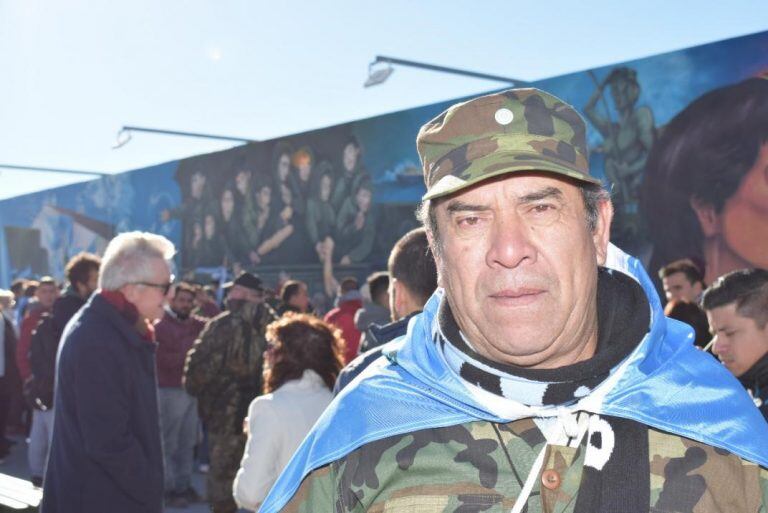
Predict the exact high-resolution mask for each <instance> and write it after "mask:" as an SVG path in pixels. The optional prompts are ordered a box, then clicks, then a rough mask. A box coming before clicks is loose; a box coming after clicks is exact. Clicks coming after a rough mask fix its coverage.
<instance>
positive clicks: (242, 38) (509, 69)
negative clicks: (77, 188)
mask: <svg viewBox="0 0 768 513" xmlns="http://www.w3.org/2000/svg"><path fill="white" fill-rule="evenodd" d="M693 6H695V8H694V7H693ZM765 30H768V1H766V0H752V1H747V0H743V1H741V0H731V1H729V2H722V1H710V0H706V1H698V2H682V1H670V0H664V1H660V0H652V1H648V0H645V1H642V2H636V3H631V2H616V1H615V0H594V1H591V0H585V1H582V2H574V1H572V0H569V1H547V0H539V1H537V2H520V1H516V2H515V1H481V0H475V1H448V0H442V1H437V0H435V1H433V0H421V1H414V0H410V1H404V0H388V1H387V2H380V1H376V2H373V1H363V2H341V1H326V2H316V1H304V2H299V1H291V0H283V1H266V0H231V1H227V0H221V1H216V2H214V1H210V0H208V1H201V0H192V1H189V0H187V1H180V0H163V1H160V2H158V1H156V0H152V1H149V0H132V1H130V2H111V1H110V2H95V1H86V0H83V1H75V0H57V1H51V0H48V1H42V0H0V77H2V78H0V98H1V99H2V103H0V163H3V164H18V165H33V166H45V167H57V168H70V169H82V170H94V171H103V172H108V173H114V172H120V171H126V170H129V169H135V168H139V167H143V166H147V165H152V164H156V163H160V162H165V161H168V160H174V159H177V158H183V157H187V156H191V155H196V154H200V153H207V152H210V151H215V150H219V149H224V148H227V147H230V146H231V145H232V143H222V142H211V141H205V140H200V139H189V138H181V137H168V136H155V135H143V134H135V135H134V137H133V141H132V142H130V143H129V144H128V145H127V146H125V147H123V148H121V149H119V150H112V149H111V146H112V145H113V144H114V143H115V135H116V133H117V130H118V129H119V128H120V127H121V126H122V125H138V126H148V127H156V128H165V129H175V130H184V131H193V132H207V133H213V134H222V135H234V136H243V137H248V138H253V139H270V138H273V137H276V136H280V135H284V134H291V133H296V132H302V131H305V130H307V129H311V128H318V127H323V126H328V125H334V124H338V123H341V122H345V121H350V120H354V119H360V118H364V117H369V116H374V115H377V114H382V113H386V112H392V111H395V110H401V109H406V108H409V107H415V106H419V105H424V104H428V103H433V102H436V101H440V100H446V99H450V98H455V97H459V96H464V95H469V94H474V93H480V92H483V91H487V90H489V89H492V88H496V87H498V85H499V84H498V83H496V82H489V81H484V80H477V79H470V78H463V77H454V76H451V75H445V74H441V73H434V72H429V71H421V70H414V69H409V68H403V67H400V68H397V69H396V71H395V73H394V74H393V75H392V77H390V79H389V81H388V82H387V83H386V84H384V85H381V86H377V87H374V88H370V89H364V88H363V87H362V83H363V81H364V79H365V77H366V73H367V67H368V63H369V62H370V61H371V60H372V59H373V58H374V56H375V55H377V54H379V55H390V56H395V57H400V58H404V59H410V60H417V61H423V62H430V63H435V64H442V65H446V66H452V67H458V68H465V69H469V70H477V71H483V72H486V73H492V74H498V75H507V76H512V77H516V78H520V79H523V80H536V79H540V78H545V77H550V76H554V75H560V74H563V73H567V72H571V71H578V70H582V69H587V68H592V67H597V66H602V65H606V64H611V63H614V62H620V61H625V60H629V59H635V58H640V57H645V56H649V55H653V54H657V53H662V52H666V51H671V50H677V49H680V48H685V47H689V46H695V45H698V44H703V43H707V42H712V41H717V40H721V39H726V38H729V37H734V36H739V35H744V34H749V33H754V32H760V31H765ZM78 180H82V178H73V177H69V176H65V175H54V174H48V173H45V174H42V173H30V172H18V171H6V170H0V198H4V197H10V196H15V195H18V194H23V193H27V192H32V191H35V190H40V189H44V188H48V187H54V186H58V185H64V184H66V183H71V182H73V181H78Z"/></svg>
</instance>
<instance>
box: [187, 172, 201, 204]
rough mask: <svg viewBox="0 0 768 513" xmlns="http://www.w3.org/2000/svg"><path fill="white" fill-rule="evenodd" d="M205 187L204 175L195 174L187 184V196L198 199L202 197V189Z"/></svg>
mask: <svg viewBox="0 0 768 513" xmlns="http://www.w3.org/2000/svg"><path fill="white" fill-rule="evenodd" d="M204 187H205V175H204V174H203V173H200V172H197V173H195V174H193V175H192V178H191V179H190V182H189V189H190V190H189V194H190V195H191V196H192V197H193V198H195V199H200V198H202V197H203V188H204Z"/></svg>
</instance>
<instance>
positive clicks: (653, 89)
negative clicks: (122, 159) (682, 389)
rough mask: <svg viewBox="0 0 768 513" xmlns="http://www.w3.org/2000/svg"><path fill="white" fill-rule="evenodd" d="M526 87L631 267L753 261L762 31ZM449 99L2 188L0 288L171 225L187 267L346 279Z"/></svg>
mask: <svg viewBox="0 0 768 513" xmlns="http://www.w3.org/2000/svg"><path fill="white" fill-rule="evenodd" d="M531 85H533V86H535V87H539V88H541V89H545V90H547V91H549V92H551V93H553V94H555V95H557V96H559V97H560V98H562V99H563V100H565V101H566V102H568V103H571V104H572V105H574V106H575V107H576V108H577V109H579V110H580V111H581V112H582V113H583V115H584V118H585V119H586V120H587V125H588V129H589V133H588V142H589V146H590V156H591V161H590V162H591V163H590V165H591V168H592V173H593V174H594V175H595V176H598V177H600V178H601V179H603V180H604V182H605V184H606V185H607V186H608V187H609V188H610V190H611V192H612V197H613V201H614V206H615V211H616V217H615V221H614V226H613V230H612V240H613V242H614V243H615V244H617V245H618V246H620V247H622V248H623V249H625V250H626V251H628V252H630V253H632V254H634V255H636V256H638V257H639V258H641V260H642V261H643V262H644V263H645V264H646V266H647V267H648V269H649V271H651V272H652V273H655V270H656V269H658V268H659V266H661V265H663V264H665V263H668V262H670V261H672V260H675V259H679V258H691V259H693V260H695V261H697V262H699V263H700V264H701V265H702V266H704V267H705V269H706V279H707V280H708V281H709V282H711V281H712V280H713V279H714V278H715V277H717V276H719V275H721V274H723V273H724V272H727V271H730V270H733V269H737V268H741V267H768V32H765V33H760V34H755V35H751V36H745V37H741V38H736V39H731V40H727V41H721V42H718V43H712V44H708V45H704V46H699V47H695V48H690V49H686V50H681V51H677V52H672V53H667V54H663V55H658V56H654V57H649V58H644V59H639V60H636V61H631V62H627V63H622V64H619V65H615V66H608V67H605V68H600V69H595V70H589V71H586V72H579V73H574V74H570V75H565V76H560V77H554V78H550V79H546V80H541V81H538V82H535V83H532V84H531ZM460 100H461V99H458V100H455V101H460ZM452 103H454V101H450V102H443V103H440V104H435V105H429V106H425V107H420V108H416V109H411V110H407V111H402V112H398V113H393V114H388V115H384V116H378V117H375V118H370V119H365V120H361V121H356V122H352V123H347V124H344V125H339V126H334V127H330V128H326V129H321V130H316V131H312V132H307V133H302V134H297V135H293V136H289V137H284V138H280V139H276V140H271V141H265V142H258V143H252V144H248V145H244V146H239V147H236V148H233V149H231V150H227V151H223V152H218V153H213V154H208V155H200V156H197V157H192V158H188V159H184V160H181V161H176V162H169V163H166V164H161V165H158V166H153V167H150V168H144V169H140V170H135V171H129V172H126V173H122V174H120V175H115V176H110V177H105V178H101V179H98V180H94V181H91V182H86V183H82V184H76V185H71V186H67V187H61V188H57V189H51V190H47V191H43V192H40V193H35V194H30V195H26V196H22V197H17V198H13V199H9V200H5V201H2V202H0V224H2V228H3V229H2V231H1V232H0V286H2V287H7V286H8V285H9V284H10V282H11V281H12V280H13V279H15V278H17V277H25V276H36V275H37V276H39V275H43V274H51V275H54V276H58V277H61V276H62V275H63V267H64V264H65V263H66V261H67V259H68V258H69V257H70V256H72V255H74V254H76V253H77V252H79V251H81V250H89V251H96V252H98V251H100V250H102V249H103V248H104V246H105V244H106V242H107V241H108V240H109V238H110V237H111V236H112V235H113V234H114V233H117V232H120V231H125V230H133V229H140V230H149V231H154V232H156V233H161V234H164V235H166V236H168V237H169V238H171V240H173V241H174V242H175V243H176V245H177V247H178V248H179V254H178V259H177V262H176V265H177V267H178V268H179V270H181V271H182V272H183V273H185V274H188V275H190V276H197V275H206V274H209V275H215V274H216V270H217V269H218V270H221V269H227V270H229V272H230V273H232V272H233V271H234V272H237V271H238V270H239V269H252V270H255V271H256V272H259V273H262V274H263V275H265V276H268V277H269V276H272V275H274V276H275V277H277V276H281V275H282V276H285V275H292V276H295V277H301V279H305V280H307V281H309V282H310V283H313V282H315V283H316V282H317V280H320V274H321V269H322V268H323V266H324V265H326V264H331V265H332V266H333V268H334V269H335V272H337V273H348V274H358V275H360V276H361V277H362V276H364V275H365V274H367V273H368V272H369V271H372V270H376V269H381V268H383V267H384V265H385V262H386V259H387V257H388V254H389V249H390V248H391V247H392V244H393V243H394V241H395V240H397V238H398V237H399V236H401V235H402V234H403V233H405V232H406V231H408V230H409V229H411V228H413V227H415V226H416V225H417V221H416V219H415V216H414V210H415V207H416V205H417V204H418V202H419V200H420V198H421V196H422V194H423V193H424V190H425V189H424V184H423V180H422V174H421V166H420V163H419V161H418V156H417V154H416V149H415V137H416V133H417V132H418V129H419V127H420V126H421V125H422V124H423V123H425V122H426V121H428V120H429V119H431V118H432V117H434V116H436V115H437V114H439V113H440V112H441V111H442V110H444V109H445V108H446V107H448V106H449V105H450V104H452Z"/></svg>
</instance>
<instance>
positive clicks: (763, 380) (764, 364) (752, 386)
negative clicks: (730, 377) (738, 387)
mask: <svg viewBox="0 0 768 513" xmlns="http://www.w3.org/2000/svg"><path fill="white" fill-rule="evenodd" d="M739 381H740V382H741V384H742V385H744V388H748V389H749V390H751V391H752V393H753V394H754V395H755V396H756V397H761V398H762V397H764V396H765V393H766V392H767V391H768V353H766V354H764V355H763V356H762V357H761V358H760V359H759V360H758V361H756V362H755V364H754V365H753V366H752V367H750V368H749V370H748V371H747V372H745V373H744V374H742V375H741V376H739Z"/></svg>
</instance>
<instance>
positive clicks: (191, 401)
mask: <svg viewBox="0 0 768 513" xmlns="http://www.w3.org/2000/svg"><path fill="white" fill-rule="evenodd" d="M194 306H195V289H194V288H193V287H192V286H191V285H188V284H186V283H179V284H178V285H177V286H176V289H175V291H174V295H173V299H172V300H171V301H170V305H169V306H168V307H166V310H165V314H164V315H163V318H162V319H161V320H159V321H158V322H157V324H156V325H155V338H156V340H157V383H158V386H159V387H160V390H159V394H158V398H159V404H160V426H161V428H162V432H163V460H164V462H165V493H166V505H167V506H172V507H186V506H187V505H188V503H189V502H197V501H199V500H200V497H199V495H198V494H197V492H196V491H195V489H194V488H192V485H191V482H190V479H191V477H192V467H193V453H194V448H195V441H196V438H197V425H198V416H197V401H196V400H195V398H194V397H192V396H190V395H189V394H187V392H186V391H185V390H184V388H183V387H182V385H181V376H182V374H183V371H184V360H185V358H186V357H187V351H189V349H190V348H191V347H192V344H193V343H194V342H195V339H196V338H197V337H198V335H199V334H200V332H201V331H202V329H203V328H204V327H205V320H204V319H201V318H199V317H196V316H193V315H191V312H192V309H193V308H194Z"/></svg>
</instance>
